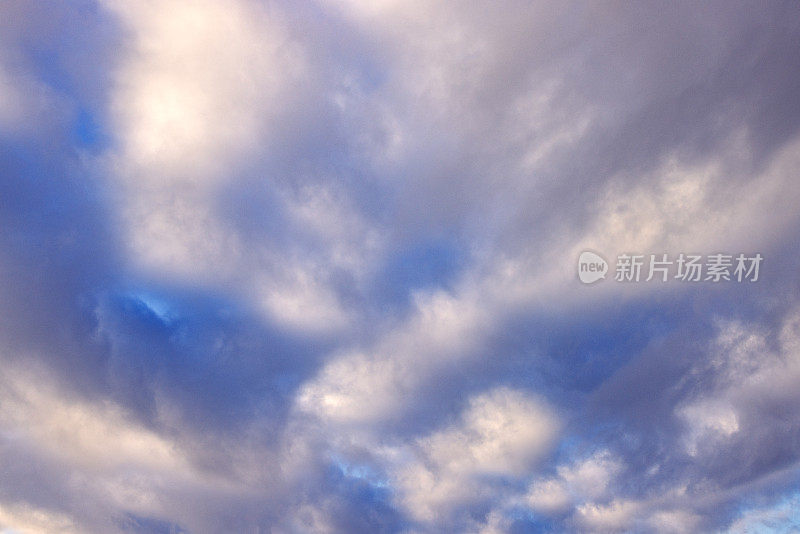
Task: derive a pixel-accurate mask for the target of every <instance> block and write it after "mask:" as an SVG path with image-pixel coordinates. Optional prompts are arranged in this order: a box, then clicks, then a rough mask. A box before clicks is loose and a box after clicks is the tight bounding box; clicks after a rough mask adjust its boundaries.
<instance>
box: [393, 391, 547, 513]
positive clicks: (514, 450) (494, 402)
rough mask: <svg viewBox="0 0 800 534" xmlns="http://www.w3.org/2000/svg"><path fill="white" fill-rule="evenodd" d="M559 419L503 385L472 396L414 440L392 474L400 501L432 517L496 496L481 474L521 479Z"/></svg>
mask: <svg viewBox="0 0 800 534" xmlns="http://www.w3.org/2000/svg"><path fill="white" fill-rule="evenodd" d="M559 428H560V423H559V421H558V419H557V418H556V417H555V415H554V414H553V413H552V412H551V410H550V408H548V407H547V406H546V405H544V404H542V403H541V402H540V401H538V400H537V399H534V398H532V397H530V396H528V395H527V394H525V393H523V392H519V391H514V390H510V389H506V388H500V389H495V390H493V391H490V392H487V393H485V394H483V395H480V396H477V397H474V398H472V399H471V401H470V403H469V407H468V408H467V409H466V410H465V411H464V412H463V413H462V414H461V418H460V421H459V422H458V423H457V424H455V425H453V426H452V427H449V428H446V429H444V430H441V431H439V432H436V433H434V434H431V435H429V436H427V437H424V438H421V439H419V440H418V441H417V450H418V453H417V454H418V458H417V459H416V460H415V461H412V462H410V463H408V464H406V465H402V464H401V465H400V466H399V467H398V468H397V471H396V473H395V475H394V476H395V478H396V484H397V487H398V490H399V495H400V501H401V503H402V505H403V507H404V508H405V509H407V510H408V511H409V513H410V514H412V515H413V516H414V517H416V518H418V519H420V520H423V521H435V520H437V519H442V518H444V517H446V516H447V514H448V513H450V512H451V510H452V509H453V508H454V507H456V506H459V505H463V504H465V503H470V502H478V501H481V500H482V499H487V498H490V499H491V498H496V497H497V496H498V495H497V493H496V492H497V491H498V487H497V486H496V485H493V484H491V482H488V481H487V479H485V478H484V477H486V476H487V475H495V476H497V475H500V476H505V477H516V478H522V477H524V476H525V475H526V474H527V473H529V472H530V470H531V469H532V468H533V467H534V466H535V465H536V463H537V462H539V461H540V460H542V458H543V457H544V456H545V455H546V454H547V453H548V452H549V450H550V447H551V446H552V443H553V441H554V439H555V438H556V436H557V435H558V432H559Z"/></svg>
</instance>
